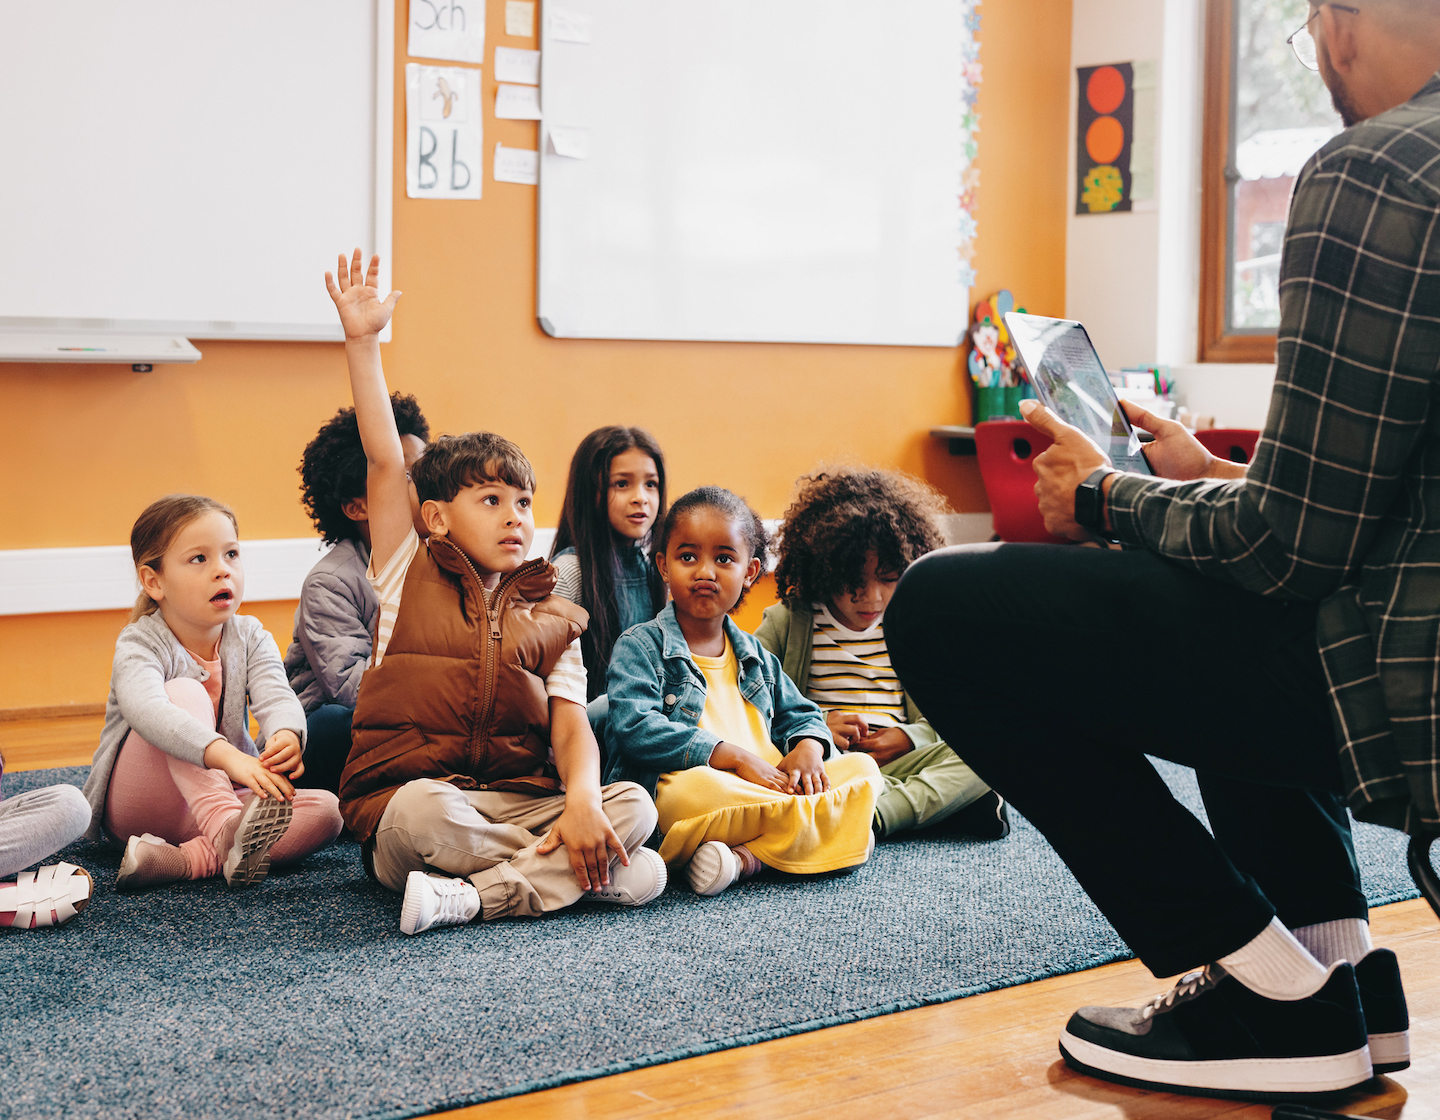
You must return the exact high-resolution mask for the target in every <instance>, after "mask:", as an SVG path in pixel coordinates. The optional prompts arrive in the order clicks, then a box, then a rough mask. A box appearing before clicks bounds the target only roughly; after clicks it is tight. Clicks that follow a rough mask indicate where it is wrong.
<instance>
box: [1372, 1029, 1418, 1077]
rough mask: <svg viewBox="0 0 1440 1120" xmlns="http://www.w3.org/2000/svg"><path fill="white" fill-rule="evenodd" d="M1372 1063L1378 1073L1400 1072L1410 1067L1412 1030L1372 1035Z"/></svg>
mask: <svg viewBox="0 0 1440 1120" xmlns="http://www.w3.org/2000/svg"><path fill="white" fill-rule="evenodd" d="M1370 1065H1371V1066H1372V1067H1373V1068H1374V1070H1375V1072H1376V1073H1377V1074H1381V1073H1398V1072H1399V1071H1400V1070H1402V1069H1409V1068H1410V1032H1409V1031H1395V1032H1394V1033H1393V1034H1372V1035H1371V1036H1370Z"/></svg>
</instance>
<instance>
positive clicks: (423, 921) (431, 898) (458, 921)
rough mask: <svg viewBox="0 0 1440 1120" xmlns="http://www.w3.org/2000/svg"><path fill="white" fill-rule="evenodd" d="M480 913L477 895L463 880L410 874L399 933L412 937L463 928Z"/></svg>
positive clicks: (419, 872)
mask: <svg viewBox="0 0 1440 1120" xmlns="http://www.w3.org/2000/svg"><path fill="white" fill-rule="evenodd" d="M478 913H480V892H479V891H477V890H476V889H475V887H474V885H473V884H471V883H469V882H467V881H466V880H464V879H450V878H446V877H445V876H442V875H427V874H425V872H423V871H412V872H410V874H409V875H407V876H406V877H405V901H404V902H402V903H401V904H400V932H401V933H405V934H409V935H410V936H412V937H413V936H414V935H415V934H417V933H423V932H424V931H425V930H427V929H429V928H430V927H431V926H463V925H464V924H465V923H466V922H469V921H473V920H474V918H475V915H476V914H478Z"/></svg>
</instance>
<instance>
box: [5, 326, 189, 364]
mask: <svg viewBox="0 0 1440 1120" xmlns="http://www.w3.org/2000/svg"><path fill="white" fill-rule="evenodd" d="M199 360H200V351H199V350H197V349H195V347H194V346H193V345H191V343H190V341H189V340H188V339H184V338H177V337H175V336H174V335H158V334H114V333H109V334H102V333H99V332H96V333H93V334H92V333H86V332H82V331H49V332H41V331H0V362H97V363H109V364H111V365H141V364H145V365H160V364H164V365H175V364H178V363H185V362H198V361H199Z"/></svg>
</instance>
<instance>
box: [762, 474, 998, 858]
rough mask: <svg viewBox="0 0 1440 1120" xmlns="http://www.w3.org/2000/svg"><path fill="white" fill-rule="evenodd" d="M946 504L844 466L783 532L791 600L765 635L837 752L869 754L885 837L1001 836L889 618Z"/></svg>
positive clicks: (781, 576)
mask: <svg viewBox="0 0 1440 1120" xmlns="http://www.w3.org/2000/svg"><path fill="white" fill-rule="evenodd" d="M945 512H946V506H945V501H944V499H943V498H941V497H940V495H939V494H937V493H936V492H935V491H934V490H932V489H931V488H930V487H928V486H926V485H924V484H923V483H921V482H919V481H918V480H916V479H913V478H910V477H909V476H907V475H903V474H899V473H896V472H894V471H881V470H871V469H867V468H850V467H842V468H838V469H835V470H829V471H820V472H817V473H815V474H812V475H807V476H806V477H804V478H802V479H800V482H799V491H798V494H797V495H796V498H795V501H794V503H793V504H792V505H791V506H790V508H789V509H788V510H787V511H786V513H785V520H784V522H783V524H782V525H781V529H780V549H779V551H780V559H779V563H778V565H777V566H776V569H775V579H776V583H777V585H778V588H779V592H780V598H781V602H780V603H779V604H777V605H776V606H773V607H770V608H768V609H767V610H766V611H765V616H764V619H763V621H762V622H761V623H760V627H759V629H758V630H756V631H755V637H756V638H757V639H758V640H759V642H760V644H761V645H763V646H764V647H765V648H766V649H767V650H769V651H770V652H771V653H773V654H774V655H775V656H776V657H778V658H779V659H780V662H781V664H782V666H783V668H784V670H785V673H786V675H787V676H789V677H790V679H791V680H793V681H794V682H795V684H796V686H797V687H799V688H800V690H801V691H802V692H803V693H804V694H805V695H806V697H808V698H809V699H810V700H813V701H814V702H815V703H816V704H817V705H819V707H820V708H821V710H822V711H824V712H825V721H826V724H827V726H828V727H829V728H830V733H831V735H832V736H833V737H834V740H835V743H836V745H838V746H839V747H841V748H842V749H844V750H848V751H860V752H863V753H865V754H868V755H870V756H871V757H872V758H873V759H874V760H875V762H876V763H877V764H879V766H880V774H881V777H883V778H884V779H885V790H884V792H883V793H882V794H881V795H880V797H879V798H878V799H877V801H876V804H875V819H874V823H873V825H872V827H873V828H874V831H875V835H876V836H877V837H885V836H893V835H895V834H896V833H899V832H904V831H907V830H909V829H919V828H925V829H934V828H936V826H940V825H942V824H943V826H944V827H943V828H942V829H937V831H944V832H946V833H957V834H961V835H967V836H975V837H980V838H984V839H999V838H1000V837H1002V836H1004V835H1006V834H1007V833H1008V832H1009V830H1010V823H1009V816H1008V813H1007V812H1006V809H1005V804H1004V802H1003V801H1002V800H1001V799H1000V796H999V794H997V793H995V792H994V791H993V790H991V789H990V787H989V786H988V785H986V784H985V783H984V782H983V781H982V780H981V779H980V778H979V776H978V775H976V773H975V772H974V771H973V770H971V769H970V767H969V766H968V765H967V764H966V763H965V762H964V761H963V760H962V759H961V758H960V757H959V756H958V755H957V754H956V753H955V751H953V750H952V749H951V748H950V746H949V745H948V744H946V743H945V742H943V741H942V740H941V739H940V737H939V736H938V735H936V733H935V731H934V729H933V728H932V727H931V726H930V724H929V722H928V721H927V720H926V719H925V717H924V716H923V715H921V714H920V712H919V710H918V709H917V708H916V707H915V705H914V704H912V703H911V702H910V699H909V697H907V696H906V695H905V691H904V689H903V688H902V687H901V684H900V678H899V677H898V676H897V675H896V674H895V671H894V669H892V668H891V667H890V653H889V650H888V649H887V648H886V646H885V629H884V621H883V619H884V615H885V607H886V606H887V605H888V604H889V602H890V596H891V595H892V594H893V593H894V591H895V585H896V584H897V583H898V582H899V580H900V576H901V574H902V573H903V572H904V571H905V569H906V568H907V567H909V566H910V564H911V563H913V562H914V561H915V560H917V559H919V558H920V557H921V556H923V555H924V554H925V553H927V552H931V551H933V550H934V549H936V548H939V547H940V546H941V545H942V544H944V540H943V538H942V537H941V535H940V528H939V524H938V518H939V517H940V516H941V515H942V514H944V513H945Z"/></svg>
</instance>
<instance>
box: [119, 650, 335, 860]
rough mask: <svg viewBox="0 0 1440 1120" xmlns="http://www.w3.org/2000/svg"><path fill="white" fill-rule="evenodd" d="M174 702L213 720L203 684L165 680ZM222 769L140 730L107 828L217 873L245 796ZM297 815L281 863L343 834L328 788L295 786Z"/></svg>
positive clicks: (128, 744)
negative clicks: (229, 825) (219, 842)
mask: <svg viewBox="0 0 1440 1120" xmlns="http://www.w3.org/2000/svg"><path fill="white" fill-rule="evenodd" d="M165 692H166V695H167V696H169V698H170V702H171V703H173V704H175V705H176V706H177V707H179V708H182V709H184V710H185V711H186V712H189V713H190V714H191V715H192V716H194V717H195V718H196V719H198V720H201V721H202V722H204V723H214V722H215V709H214V706H213V705H212V704H211V702H210V697H209V696H208V695H207V694H206V692H205V687H204V686H203V685H202V684H201V683H200V682H199V681H195V680H190V679H188V678H180V679H177V680H173V681H167V682H166V684H165ZM248 792H249V791H248V790H246V789H245V788H244V787H243V786H242V787H240V788H238V789H237V788H236V787H235V786H234V785H233V784H232V783H231V781H230V778H229V777H228V776H227V775H226V773H225V771H223V770H211V769H208V768H206V767H204V766H193V765H191V764H190V763H188V762H184V761H182V760H181V759H178V758H175V757H174V756H173V755H169V754H166V753H165V752H164V751H162V750H160V749H159V748H158V747H156V746H153V745H152V744H150V743H149V742H147V741H146V740H145V739H143V738H141V736H140V735H139V734H138V733H137V732H135V731H131V732H130V734H129V735H128V736H127V737H126V739H125V742H124V745H122V746H121V748H120V754H119V756H118V757H117V758H116V759H115V769H114V770H113V771H112V773H111V775H110V788H109V792H108V793H107V795H106V799H105V828H106V830H107V831H108V832H109V833H110V834H111V835H112V836H113V837H115V838H116V839H118V840H119V841H120V842H121V844H124V842H125V841H126V840H128V839H129V838H130V837H131V836H139V835H141V834H142V833H146V832H149V833H153V834H154V835H156V836H159V837H160V838H161V839H162V840H164V841H166V842H167V843H170V844H177V845H179V847H180V850H181V851H183V852H184V853H185V860H186V863H187V864H188V866H189V878H191V879H206V878H209V877H211V876H213V875H218V874H220V865H221V863H222V862H223V860H224V856H223V854H222V853H220V852H217V851H216V847H215V841H216V839H217V838H218V837H219V835H220V832H221V830H222V829H223V828H224V826H225V824H226V822H227V821H229V820H230V819H231V818H232V817H234V816H235V814H237V813H239V812H240V810H241V807H242V806H241V800H240V798H241V796H242V795H243V794H246V793H248ZM294 804H295V815H294V817H293V818H292V820H291V823H290V827H289V828H288V829H287V830H286V832H285V835H284V836H282V837H281V838H280V839H279V840H277V841H276V842H275V845H274V846H273V847H272V848H271V849H270V862H271V864H272V865H276V866H278V865H280V864H284V863H287V862H289V861H291V860H296V859H300V858H301V857H302V856H306V855H309V854H310V853H311V852H313V851H315V849H317V848H320V847H322V846H324V845H325V844H328V843H329V842H330V841H331V840H333V839H335V837H336V836H338V835H339V834H340V828H341V826H342V824H343V822H342V821H341V818H340V809H339V803H338V802H337V800H336V798H335V795H334V794H333V793H330V792H329V791H327V790H312V789H297V790H296V791H295V802H294Z"/></svg>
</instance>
